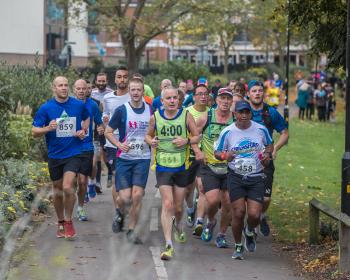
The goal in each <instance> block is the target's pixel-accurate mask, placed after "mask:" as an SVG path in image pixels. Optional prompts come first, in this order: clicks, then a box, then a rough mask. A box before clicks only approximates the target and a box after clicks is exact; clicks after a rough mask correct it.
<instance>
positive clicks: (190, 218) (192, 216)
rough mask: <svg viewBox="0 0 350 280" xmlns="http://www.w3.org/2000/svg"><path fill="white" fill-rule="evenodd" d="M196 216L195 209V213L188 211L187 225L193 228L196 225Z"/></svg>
mask: <svg viewBox="0 0 350 280" xmlns="http://www.w3.org/2000/svg"><path fill="white" fill-rule="evenodd" d="M195 216H196V212H195V211H193V213H189V212H188V211H187V219H186V225H187V226H188V227H189V228H191V227H193V226H194V222H195Z"/></svg>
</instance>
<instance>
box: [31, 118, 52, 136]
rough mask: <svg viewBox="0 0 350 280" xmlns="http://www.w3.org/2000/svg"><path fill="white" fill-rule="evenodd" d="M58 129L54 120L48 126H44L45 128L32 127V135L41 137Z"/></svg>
mask: <svg viewBox="0 0 350 280" xmlns="http://www.w3.org/2000/svg"><path fill="white" fill-rule="evenodd" d="M56 128H57V122H56V120H52V121H50V123H49V125H48V126H44V127H35V126H33V127H32V135H33V137H41V136H44V135H45V134H46V133H48V132H50V131H53V130H56Z"/></svg>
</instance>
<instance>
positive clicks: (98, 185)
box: [95, 183, 103, 194]
mask: <svg viewBox="0 0 350 280" xmlns="http://www.w3.org/2000/svg"><path fill="white" fill-rule="evenodd" d="M95 190H96V193H97V194H102V193H103V192H102V187H101V184H100V183H96V185H95Z"/></svg>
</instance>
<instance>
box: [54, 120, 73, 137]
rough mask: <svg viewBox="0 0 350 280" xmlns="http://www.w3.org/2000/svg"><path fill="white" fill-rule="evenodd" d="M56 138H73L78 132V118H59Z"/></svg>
mask: <svg viewBox="0 0 350 280" xmlns="http://www.w3.org/2000/svg"><path fill="white" fill-rule="evenodd" d="M56 122H57V128H56V137H73V136H75V134H76V132H77V126H76V123H77V120H76V117H68V118H57V119H56Z"/></svg>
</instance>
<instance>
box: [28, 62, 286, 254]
mask: <svg viewBox="0 0 350 280" xmlns="http://www.w3.org/2000/svg"><path fill="white" fill-rule="evenodd" d="M107 82H108V81H107V75H106V74H104V73H100V74H98V75H97V77H96V80H95V85H96V88H95V89H93V90H91V84H90V83H89V82H88V81H86V80H82V79H79V80H77V81H75V82H74V85H73V92H74V96H69V93H68V92H69V90H68V80H67V79H66V78H65V77H56V78H55V79H54V81H53V84H52V90H53V93H54V97H53V98H52V99H50V100H49V101H47V102H46V103H45V104H43V105H42V106H41V107H40V108H39V110H38V111H37V113H36V115H35V117H34V121H33V128H32V133H33V135H34V137H41V136H45V138H46V142H47V147H48V158H49V160H48V166H49V173H50V178H51V180H52V181H53V202H54V207H55V210H56V214H57V219H58V223H57V225H58V227H57V233H56V235H57V237H59V238H60V237H65V238H67V239H72V238H74V237H75V236H76V231H75V228H74V226H73V222H72V220H73V209H74V207H75V202H76V196H77V197H78V205H77V208H76V209H77V210H76V211H77V218H78V219H79V220H80V221H86V220H87V219H88V216H87V214H86V210H85V207H84V203H86V202H87V201H88V200H89V199H90V198H93V197H94V196H95V195H96V193H102V190H101V169H102V168H101V166H102V164H101V162H105V164H106V166H107V169H108V180H107V186H108V187H110V186H112V182H113V180H112V179H113V174H114V175H115V184H114V187H113V188H112V196H113V202H114V206H115V216H114V219H113V221H112V230H113V232H115V233H120V232H122V231H123V229H124V221H125V217H126V216H128V225H127V226H125V229H126V236H127V240H128V241H129V242H131V243H133V244H142V243H143V241H142V240H141V239H140V238H139V237H138V236H137V234H136V233H135V227H136V225H137V221H138V217H139V213H140V209H141V206H142V198H143V196H144V194H145V188H146V185H147V180H148V173H149V169H150V166H151V161H152V159H153V166H152V167H154V168H152V169H154V170H155V173H156V181H157V182H156V187H157V188H158V189H159V192H160V196H161V200H162V207H161V224H162V229H163V234H164V239H165V247H164V250H162V252H161V256H160V258H161V259H162V260H170V259H171V258H172V257H173V256H174V246H173V239H172V238H173V237H174V240H175V241H176V242H179V243H185V242H186V241H187V236H186V231H185V229H184V227H185V225H187V226H188V227H191V228H193V232H192V234H193V236H196V237H198V238H201V239H202V240H203V241H204V242H210V241H211V240H212V238H213V233H214V229H215V227H216V224H218V225H219V230H218V234H217V236H216V237H215V244H216V246H217V247H218V248H226V247H228V243H227V240H226V232H227V229H228V228H229V226H230V225H231V227H232V232H233V237H234V241H235V246H234V252H233V255H232V257H233V258H235V259H243V252H244V248H245V249H246V250H248V251H250V252H254V251H255V250H256V230H257V229H260V232H261V233H262V234H263V235H264V236H267V235H269V232H270V229H269V225H268V223H267V220H266V216H265V212H266V210H267V209H268V206H269V203H270V201H271V193H272V182H273V174H274V165H273V160H274V159H275V158H276V155H277V152H278V151H279V149H280V148H282V146H283V145H285V144H286V143H287V141H288V129H287V125H286V123H285V121H284V119H283V118H282V116H281V115H280V114H279V113H278V111H277V110H276V109H275V108H273V107H270V106H268V105H266V104H265V103H264V102H263V99H264V85H263V84H262V83H261V82H259V81H256V80H252V81H250V82H249V83H248V85H244V84H242V83H236V84H235V85H234V86H233V87H229V86H227V87H223V88H220V89H218V91H217V92H216V93H215V96H213V98H212V100H211V101H210V94H211V92H210V89H209V88H208V82H207V80H206V79H205V78H201V79H199V80H198V82H197V84H196V85H195V88H194V90H193V93H191V96H190V97H188V96H187V98H192V100H191V103H192V104H193V105H191V106H188V107H184V106H183V101H184V99H185V97H186V92H184V88H183V83H182V82H180V84H179V87H174V86H173V85H172V82H171V81H170V80H168V79H166V80H163V81H162V83H161V85H160V89H161V93H160V96H159V98H158V99H157V98H155V99H154V100H153V103H152V98H153V96H151V94H149V90H146V91H147V92H148V93H147V95H146V94H145V92H146V91H145V89H147V87H148V86H147V85H145V84H144V80H143V77H142V76H141V75H139V74H134V75H132V76H131V77H129V73H128V69H127V68H125V67H120V68H118V69H117V71H116V75H115V84H116V90H115V91H113V90H111V89H109V88H108V87H107ZM181 83H182V84H181ZM148 88H149V87H148ZM246 88H247V91H246ZM187 98H186V99H187ZM208 104H210V105H211V106H210V107H209V106H208ZM274 130H276V131H277V132H278V133H280V137H278V139H277V140H276V141H275V142H273V140H272V133H273V131H274ZM184 204H185V205H186V211H185V212H186V222H183V212H184V211H183V209H184V208H185V207H184ZM219 211H220V212H221V215H220V221H218V220H217V219H219V218H218V217H219V215H217V214H218V212H219ZM205 218H207V222H205ZM242 233H243V235H244V238H242Z"/></svg>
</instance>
